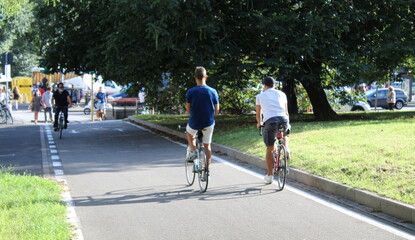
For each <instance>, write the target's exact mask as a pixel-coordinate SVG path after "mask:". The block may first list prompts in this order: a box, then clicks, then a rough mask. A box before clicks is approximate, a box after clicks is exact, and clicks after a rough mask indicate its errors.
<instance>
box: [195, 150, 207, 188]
mask: <svg viewBox="0 0 415 240" xmlns="http://www.w3.org/2000/svg"><path fill="white" fill-rule="evenodd" d="M198 161H199V169H200V170H199V171H198V172H197V174H198V178H199V187H200V192H202V193H204V192H206V190H207V187H208V183H209V166H208V162H207V157H206V150H205V148H203V147H202V148H200V150H199V154H198Z"/></svg>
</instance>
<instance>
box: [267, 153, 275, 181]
mask: <svg viewBox="0 0 415 240" xmlns="http://www.w3.org/2000/svg"><path fill="white" fill-rule="evenodd" d="M274 149H275V147H274V146H271V147H268V146H267V149H266V154H265V160H266V161H267V170H268V172H267V175H268V176H271V175H272V174H273V172H272V169H273V165H274Z"/></svg>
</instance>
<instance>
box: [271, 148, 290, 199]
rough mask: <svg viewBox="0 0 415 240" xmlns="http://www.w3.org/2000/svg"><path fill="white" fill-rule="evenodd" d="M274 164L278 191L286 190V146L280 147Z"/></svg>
mask: <svg viewBox="0 0 415 240" xmlns="http://www.w3.org/2000/svg"><path fill="white" fill-rule="evenodd" d="M274 159H275V161H276V162H274V163H275V164H274V178H275V180H276V182H277V185H278V191H281V190H283V189H284V186H285V181H286V180H287V149H286V148H285V146H284V145H278V147H277V152H276V154H275V158H274Z"/></svg>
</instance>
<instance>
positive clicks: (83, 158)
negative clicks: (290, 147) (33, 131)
mask: <svg viewBox="0 0 415 240" xmlns="http://www.w3.org/2000/svg"><path fill="white" fill-rule="evenodd" d="M52 136H53V138H54V143H55V144H56V149H57V152H58V154H59V158H60V161H61V163H62V166H63V171H64V174H65V177H66V180H67V183H68V185H69V189H70V194H71V196H72V200H73V204H74V206H75V210H76V213H77V216H78V218H79V220H80V223H81V230H82V234H83V237H84V239H88V240H89V239H91V240H93V239H100V240H102V239H196V238H199V239H413V238H414V236H413V235H409V234H406V233H403V232H400V231H399V230H397V229H395V228H393V227H391V226H388V225H386V224H382V223H380V222H378V221H376V220H373V219H370V218H367V217H365V216H362V215H360V214H358V213H355V212H352V211H350V210H347V209H345V208H343V207H340V206H337V205H335V204H333V203H330V202H327V201H325V200H323V199H320V198H318V197H316V196H313V195H310V194H307V193H305V192H303V191H301V190H298V189H296V188H294V187H291V186H287V188H286V189H285V190H284V191H282V192H276V191H275V188H276V186H274V185H265V184H264V182H263V180H262V178H261V175H260V174H258V173H255V172H251V171H250V170H245V169H243V168H241V167H239V166H234V165H233V164H232V163H228V162H226V161H224V160H222V159H220V158H219V157H215V160H214V161H213V163H212V166H211V182H210V183H209V188H208V190H207V192H206V193H203V194H202V193H200V192H199V190H198V187H197V186H196V185H194V186H187V185H186V179H185V174H184V173H185V171H184V163H183V161H184V160H183V157H184V153H185V148H184V146H183V145H182V144H181V143H176V142H173V141H171V140H168V139H166V138H164V137H161V136H158V135H156V134H154V133H152V132H149V131H147V130H145V129H143V128H141V127H138V126H136V125H133V124H131V123H128V122H124V121H104V122H95V123H75V124H71V125H70V128H69V129H68V130H66V131H65V132H64V137H63V139H59V138H58V136H57V134H56V133H52Z"/></svg>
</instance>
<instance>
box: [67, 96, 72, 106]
mask: <svg viewBox="0 0 415 240" xmlns="http://www.w3.org/2000/svg"><path fill="white" fill-rule="evenodd" d="M66 98H67V99H68V106H69V105H71V104H72V101H71V97H70V96H69V95H68V96H67V97H66Z"/></svg>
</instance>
